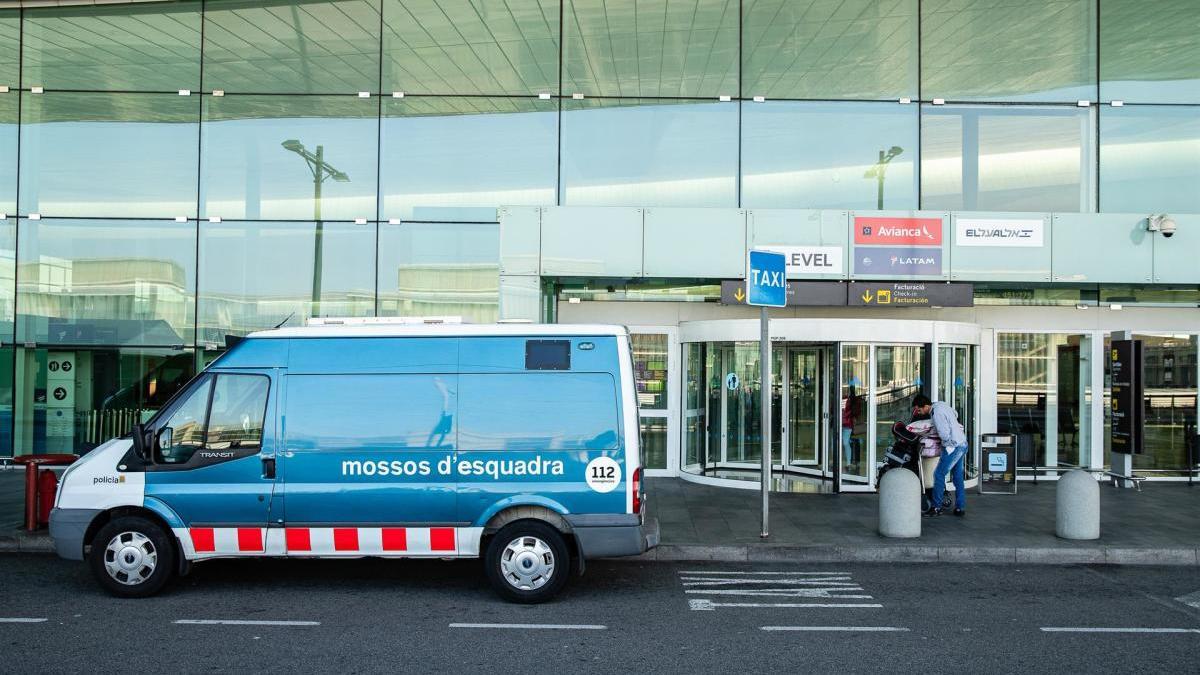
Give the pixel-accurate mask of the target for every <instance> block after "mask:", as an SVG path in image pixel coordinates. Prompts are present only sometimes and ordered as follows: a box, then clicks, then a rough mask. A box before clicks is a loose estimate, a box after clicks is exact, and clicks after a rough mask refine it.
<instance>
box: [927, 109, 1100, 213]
mask: <svg viewBox="0 0 1200 675" xmlns="http://www.w3.org/2000/svg"><path fill="white" fill-rule="evenodd" d="M1093 109H1094V108H1093ZM1093 109H1085V108H1077V107H1074V106H1071V107H1037V108H1035V107H1026V106H922V116H921V207H922V208H926V209H947V210H960V211H963V210H965V211H1063V212H1079V211H1091V210H1093V207H1092V202H1093V194H1092V183H1093V174H1094V162H1095V159H1094V156H1093V152H1092V149H1093V144H1094V141H1093V138H1094V132H1093V130H1092V112H1091V110H1093Z"/></svg>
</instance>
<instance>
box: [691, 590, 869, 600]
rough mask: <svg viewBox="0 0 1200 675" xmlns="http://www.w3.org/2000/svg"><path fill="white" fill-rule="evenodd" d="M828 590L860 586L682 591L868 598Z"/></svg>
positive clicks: (692, 591)
mask: <svg viewBox="0 0 1200 675" xmlns="http://www.w3.org/2000/svg"><path fill="white" fill-rule="evenodd" d="M830 590H832V591H834V592H836V593H840V592H841V591H861V590H862V589H861V588H834V589H829V590H826V589H822V588H727V589H721V590H715V589H713V590H708V589H705V590H698V589H692V590H688V591H684V593H695V594H700V595H758V596H773V597H778V598H850V599H852V600H853V599H858V600H870V599H871V596H869V595H853V594H847V595H840V594H839V595H833V594H831V593H830Z"/></svg>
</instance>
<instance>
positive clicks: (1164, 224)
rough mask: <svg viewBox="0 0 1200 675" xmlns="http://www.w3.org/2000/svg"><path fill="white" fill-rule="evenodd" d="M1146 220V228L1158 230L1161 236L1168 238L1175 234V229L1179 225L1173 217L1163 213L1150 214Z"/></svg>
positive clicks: (1153, 230) (1152, 230) (1151, 230)
mask: <svg viewBox="0 0 1200 675" xmlns="http://www.w3.org/2000/svg"><path fill="white" fill-rule="evenodd" d="M1146 222H1147V226H1146V229H1147V230H1149V231H1150V232H1160V233H1162V236H1164V237H1166V238H1168V239H1170V238H1171V237H1173V236H1175V230H1176V229H1177V228H1178V227H1179V226H1178V225H1176V224H1175V219H1174V218H1172V217H1171V216H1168V215H1167V214H1165V213H1159V214H1157V215H1153V216H1150V218H1149V219H1147V221H1146Z"/></svg>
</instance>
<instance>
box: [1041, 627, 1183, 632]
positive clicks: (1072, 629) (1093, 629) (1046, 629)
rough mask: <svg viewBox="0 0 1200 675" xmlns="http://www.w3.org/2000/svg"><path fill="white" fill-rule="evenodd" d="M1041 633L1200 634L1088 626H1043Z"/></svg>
mask: <svg viewBox="0 0 1200 675" xmlns="http://www.w3.org/2000/svg"><path fill="white" fill-rule="evenodd" d="M1042 632H1043V633H1200V628H1106V627H1088V626H1043V627H1042Z"/></svg>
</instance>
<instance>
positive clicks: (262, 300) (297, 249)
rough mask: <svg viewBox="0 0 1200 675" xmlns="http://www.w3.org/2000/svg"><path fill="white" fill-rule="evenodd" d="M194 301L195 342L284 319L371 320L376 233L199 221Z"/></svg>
mask: <svg viewBox="0 0 1200 675" xmlns="http://www.w3.org/2000/svg"><path fill="white" fill-rule="evenodd" d="M266 270H269V271H270V272H269V273H267V272H266ZM197 295H198V298H199V300H198V302H199V306H198V307H197V310H196V313H197V315H198V317H199V318H198V323H199V327H200V331H199V332H200V335H199V337H200V341H201V343H215V344H218V345H220V344H224V343H225V335H226V334H244V333H248V332H251V331H255V330H264V329H268V328H272V327H274V326H276V325H277V324H280V323H283V322H285V320H286V322H287V323H288V325H292V326H297V325H303V324H304V321H305V320H306V319H308V318H309V317H313V316H371V315H372V314H374V305H375V303H374V298H375V226H374V225H354V224H351V223H311V222H309V223H278V222H274V223H272V222H254V223H248V222H222V223H207V222H201V224H200V274H199V291H198V293H197Z"/></svg>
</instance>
